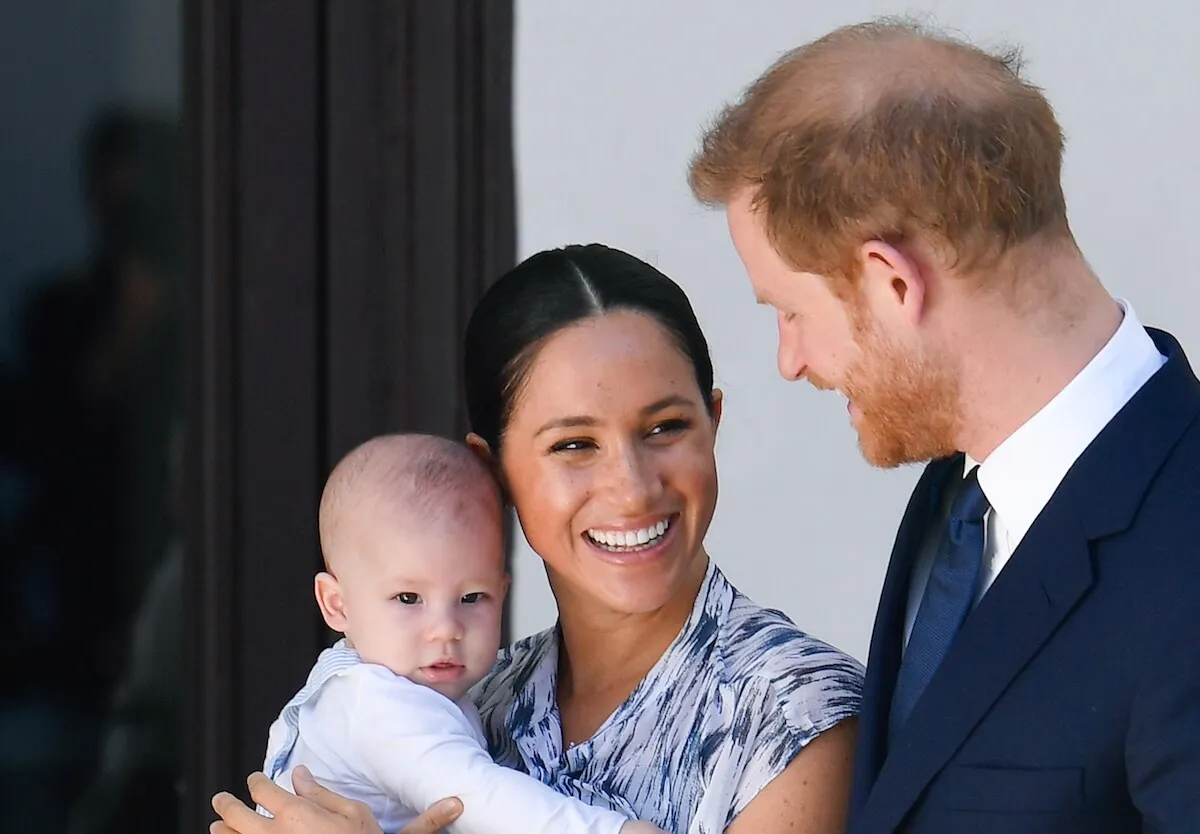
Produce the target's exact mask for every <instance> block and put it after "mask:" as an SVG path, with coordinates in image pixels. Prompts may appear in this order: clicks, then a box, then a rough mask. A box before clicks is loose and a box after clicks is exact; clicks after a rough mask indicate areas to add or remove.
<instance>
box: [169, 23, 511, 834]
mask: <svg viewBox="0 0 1200 834" xmlns="http://www.w3.org/2000/svg"><path fill="white" fill-rule="evenodd" d="M185 8H186V27H185V31H186V32H187V56H186V67H187V70H188V71H187V74H186V84H185V96H184V100H185V102H186V103H187V109H186V113H187V119H186V126H187V129H186V136H187V138H188V140H189V145H188V147H189V153H190V155H191V158H192V159H193V160H194V161H195V164H194V170H193V175H192V176H191V178H190V183H191V185H192V189H191V192H190V201H189V204H188V205H189V206H190V209H191V212H192V214H193V216H194V217H195V218H196V222H195V223H194V224H193V227H192V228H193V235H192V237H193V244H194V245H193V247H192V251H191V259H190V261H189V263H190V265H191V274H192V276H193V277H194V281H193V282H192V291H191V294H190V296H189V303H188V305H187V307H188V310H189V312H190V317H189V319H188V321H189V329H188V331H187V332H188V335H189V339H190V344H192V345H193V348H194V349H193V350H192V352H191V355H190V364H189V369H190V379H191V385H190V388H189V390H190V391H191V397H190V400H189V413H190V414H191V415H193V419H192V420H191V421H190V422H189V423H188V426H189V433H188V435H187V436H188V443H187V451H188V455H187V464H188V465H187V467H186V468H185V471H186V473H187V476H188V477H187V482H186V486H187V501H186V506H187V508H188V511H189V514H188V529H187V532H188V537H187V541H188V543H189V546H190V548H189V552H190V553H191V554H192V558H191V559H190V560H189V561H188V565H187V568H188V570H187V582H186V589H187V593H188V602H189V608H188V611H189V612H190V616H189V618H188V622H189V624H190V628H189V631H188V634H189V644H188V651H187V655H186V656H187V658H188V659H189V662H190V667H189V670H190V672H191V673H192V675H193V682H194V685H193V686H192V687H191V688H190V689H189V694H190V695H191V698H190V702H189V707H188V716H189V717H188V720H187V722H186V724H185V726H187V727H188V728H190V731H189V733H190V736H191V740H192V742H193V744H192V745H191V755H190V756H189V759H188V767H187V774H188V779H187V784H186V788H187V790H186V793H185V796H186V800H187V801H186V803H185V805H186V807H185V811H184V814H185V816H184V822H185V824H186V826H187V829H188V830H197V828H196V827H197V826H199V825H202V824H204V823H205V822H206V821H207V820H209V819H210V818H211V812H210V811H209V810H208V798H209V796H211V794H212V793H213V792H215V791H217V790H221V789H233V790H240V791H242V792H244V785H243V781H242V780H243V778H244V776H245V774H246V773H248V772H250V771H251V770H254V769H256V768H258V767H259V766H260V765H261V762H262V755H263V751H264V747H265V742H266V732H267V728H268V726H269V724H270V722H271V720H272V719H273V718H274V717H275V716H276V715H277V713H278V711H279V709H280V708H281V706H282V705H283V703H284V702H285V701H286V700H287V699H288V698H289V697H290V696H291V695H292V694H293V693H294V692H295V690H296V689H297V688H298V687H299V685H300V684H301V683H302V682H303V679H304V676H305V675H306V674H307V671H308V669H309V667H310V666H311V664H312V662H313V660H314V658H315V655H316V653H317V651H318V650H319V649H320V648H321V647H322V646H323V644H324V641H325V639H326V637H325V634H324V632H323V628H322V625H321V623H320V620H319V618H318V616H317V611H316V607H315V605H314V603H313V600H312V591H311V587H312V576H313V573H314V571H315V570H317V568H318V566H319V563H320V557H319V554H318V549H317V540H316V508H317V499H318V496H319V492H320V487H321V484H322V482H323V479H324V476H325V474H326V473H327V472H328V470H329V468H330V467H331V466H332V464H333V463H334V462H335V461H336V459H337V458H338V457H340V456H341V455H342V454H344V453H345V452H346V451H348V450H349V449H350V448H351V447H352V446H353V445H355V444H357V443H358V442H361V441H362V440H365V439H367V438H368V437H369V436H371V435H373V434H377V433H381V432H385V431H398V430H420V431H430V432H435V433H438V434H444V435H447V436H461V434H462V433H463V431H464V430H465V415H464V409H463V405H462V394H461V391H462V386H461V380H460V371H459V365H460V362H459V342H460V340H461V332H462V328H463V325H464V324H465V322H466V316H467V315H468V314H469V312H470V310H471V308H472V307H473V305H474V303H475V301H476V300H477V298H478V296H479V294H480V293H481V292H482V290H483V289H484V287H486V285H487V283H488V282H489V281H490V280H492V279H494V278H495V277H496V276H497V275H499V274H500V273H501V272H503V271H504V270H505V269H507V268H508V267H509V266H511V265H512V263H513V260H514V258H515V196H514V193H513V161H512V114H511V109H512V101H511V98H512V96H511V79H512V46H513V45H512V34H513V32H512V29H513V25H512V24H513V10H512V3H511V2H510V0H500V1H499V2H496V1H495V0H456V2H453V3H447V2H443V1H442V0H409V2H391V0H338V2H317V0H188V2H186V4H185Z"/></svg>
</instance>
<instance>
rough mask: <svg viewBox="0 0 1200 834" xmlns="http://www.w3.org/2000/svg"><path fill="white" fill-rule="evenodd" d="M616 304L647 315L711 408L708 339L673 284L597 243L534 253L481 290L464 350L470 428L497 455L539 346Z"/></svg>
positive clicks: (643, 263)
mask: <svg viewBox="0 0 1200 834" xmlns="http://www.w3.org/2000/svg"><path fill="white" fill-rule="evenodd" d="M614 310H629V311H632V312H637V313H643V314H645V315H648V316H651V317H653V318H654V319H655V320H656V321H657V322H658V323H659V324H661V325H662V326H663V328H664V329H665V330H666V331H667V332H668V333H669V334H670V335H671V337H672V338H673V339H674V340H675V342H676V343H677V344H678V345H679V349H680V350H681V351H682V352H683V354H684V356H686V357H687V358H688V359H689V360H690V361H691V363H692V368H693V369H694V370H695V373H696V384H697V385H698V386H699V387H700V395H701V397H703V399H704V405H705V407H706V408H707V409H708V410H709V413H710V414H711V413H712V405H713V404H712V387H713V369H712V359H711V357H710V356H709V353H708V342H707V341H705V339H704V333H703V332H702V331H701V330H700V324H699V323H698V322H697V321H696V314H695V313H694V312H693V311H692V305H691V303H690V302H689V301H688V299H687V296H686V295H685V294H684V292H683V290H682V289H680V287H679V285H678V284H676V283H675V282H674V281H672V280H671V279H670V278H668V277H667V276H666V275H663V274H662V273H661V272H659V271H658V270H657V269H655V268H654V267H652V266H650V264H648V263H646V262H645V261H642V260H639V259H638V258H635V257H634V256H633V255H630V254H628V253H626V252H621V251H619V250H617V249H610V248H609V247H607V246H601V245H600V244H596V243H593V244H590V245H587V246H567V247H565V248H562V249H550V250H547V251H544V252H539V253H538V254H536V255H533V256H532V257H530V258H527V259H526V260H525V261H522V262H521V263H520V264H518V265H517V266H516V267H514V268H513V269H511V270H509V271H508V272H506V273H505V274H504V275H502V276H501V277H500V279H499V280H497V281H496V282H495V283H494V284H492V286H491V287H489V288H488V290H487V292H486V293H484V296H483V298H482V299H481V300H480V302H479V304H478V306H476V308H475V312H474V313H472V314H471V321H470V323H469V324H468V325H467V336H466V344H465V350H464V364H465V379H466V387H467V414H468V417H469V418H470V422H471V430H472V431H473V432H475V433H476V434H478V435H479V436H480V437H482V438H483V439H484V440H486V441H487V443H488V445H489V446H490V447H491V449H492V453H493V454H496V453H498V452H499V449H500V440H501V438H502V437H503V435H504V430H505V428H506V427H507V426H508V421H509V418H510V417H511V416H512V411H513V405H514V403H515V401H516V398H517V396H518V395H519V394H520V391H521V386H522V385H523V383H524V381H525V376H526V374H527V373H528V371H529V366H530V363H531V362H532V361H533V358H534V357H535V356H536V354H537V350H538V348H539V347H540V346H541V344H542V343H543V342H544V341H545V340H546V338H547V337H549V336H552V335H553V334H555V333H557V332H558V331H559V330H562V329H563V328H564V327H567V326H569V325H571V324H574V323H576V322H579V321H582V320H584V319H588V318H591V317H593V316H598V315H601V314H603V313H608V312H611V311H614Z"/></svg>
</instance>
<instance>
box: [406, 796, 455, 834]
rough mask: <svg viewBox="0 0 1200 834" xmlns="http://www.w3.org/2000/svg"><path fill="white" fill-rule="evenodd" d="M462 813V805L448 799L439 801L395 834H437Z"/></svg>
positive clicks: (452, 799)
mask: <svg viewBox="0 0 1200 834" xmlns="http://www.w3.org/2000/svg"><path fill="white" fill-rule="evenodd" d="M462 812H463V806H462V803H461V802H460V801H459V800H457V799H455V798H453V797H450V798H449V799H439V800H438V801H437V802H435V803H433V804H432V805H430V806H429V807H428V808H426V809H425V813H423V814H421V816H419V817H417V818H416V819H415V820H413V821H412V822H410V823H409V824H408V825H406V826H404V827H403V828H401V829H400V830H399V831H398V832H397V834H437V832H438V831H441V830H442V829H443V828H445V827H446V826H448V825H449V824H450V823H452V822H454V821H455V820H456V819H458V818H459V817H460V816H461V815H462Z"/></svg>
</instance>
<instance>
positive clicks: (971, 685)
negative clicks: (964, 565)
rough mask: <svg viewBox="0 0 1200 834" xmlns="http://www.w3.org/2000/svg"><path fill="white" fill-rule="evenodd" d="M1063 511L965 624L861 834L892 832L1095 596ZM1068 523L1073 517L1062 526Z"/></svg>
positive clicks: (871, 803) (884, 774)
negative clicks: (1066, 622)
mask: <svg viewBox="0 0 1200 834" xmlns="http://www.w3.org/2000/svg"><path fill="white" fill-rule="evenodd" d="M1061 503H1063V504H1065V503H1067V502H1061ZM1057 509H1058V511H1057V512H1052V513H1050V514H1043V516H1042V517H1041V518H1039V520H1038V522H1036V523H1035V524H1034V526H1033V528H1031V529H1030V531H1029V533H1028V534H1027V535H1026V538H1025V540H1024V541H1023V542H1022V543H1021V546H1020V547H1019V548H1018V552H1017V553H1014V554H1013V557H1012V560H1011V561H1010V562H1009V564H1008V566H1006V567H1005V569H1004V571H1003V572H1002V573H1001V575H1000V576H999V577H998V578H997V579H996V582H995V584H994V585H993V586H992V588H991V589H990V590H989V591H988V593H987V594H986V595H985V596H984V598H983V600H982V601H981V602H980V604H979V606H978V607H977V608H976V609H975V611H974V612H972V614H971V616H970V617H969V618H968V619H967V622H966V624H965V625H964V626H963V630H962V631H961V632H960V633H959V636H958V638H957V639H956V640H955V643H954V645H953V646H952V647H951V649H950V652H949V653H948V654H947V655H946V659H945V660H944V661H943V662H942V665H941V668H939V669H938V671H937V673H936V674H935V675H934V677H933V680H932V681H930V683H929V687H928V689H926V690H925V693H924V695H922V697H921V699H920V700H919V701H918V702H917V705H916V707H915V708H914V709H913V712H912V714H911V715H910V716H909V719H908V721H907V722H906V724H905V726H904V728H903V730H902V731H901V733H900V735H899V736H898V737H897V738H896V740H895V744H894V745H893V746H892V748H891V749H890V750H889V751H888V754H887V759H886V760H885V762H884V764H883V767H882V768H881V770H880V772H879V778H878V780H877V781H876V783H875V788H874V790H873V791H872V792H871V795H870V797H869V799H868V802H867V809H866V814H865V815H864V818H863V820H862V823H863V827H862V830H864V831H891V830H892V829H893V828H894V827H895V826H896V825H897V824H898V823H899V822H900V820H901V819H902V818H903V816H904V814H905V813H906V812H907V811H908V809H909V808H910V807H912V805H913V803H914V802H915V801H916V800H917V798H918V796H919V795H920V793H921V791H922V790H924V788H925V786H926V785H928V784H929V782H930V781H931V780H932V779H933V777H934V776H935V775H936V774H937V773H938V771H940V770H941V768H942V767H943V766H944V765H945V764H946V762H947V761H948V760H949V759H950V757H951V756H953V755H954V753H955V751H956V750H958V748H959V746H961V744H962V742H963V741H964V740H965V739H966V738H967V736H968V735H969V734H970V732H971V730H972V729H974V727H975V725H976V724H977V723H979V721H980V719H982V718H983V716H984V715H985V714H986V713H987V711H988V709H990V708H991V706H992V704H993V703H995V701H996V699H997V698H999V697H1000V695H1001V694H1002V693H1003V691H1004V690H1005V688H1007V686H1008V685H1009V684H1010V683H1011V682H1012V680H1013V679H1014V678H1015V677H1016V676H1017V674H1018V673H1019V672H1020V671H1021V669H1022V667H1024V666H1025V664H1026V663H1028V662H1029V660H1030V658H1032V657H1033V655H1034V654H1035V653H1036V652H1037V650H1038V649H1039V648H1040V647H1041V646H1042V644H1043V643H1045V641H1046V639H1047V638H1048V637H1049V636H1050V635H1051V634H1052V633H1053V632H1054V630H1055V629H1056V628H1057V627H1058V625H1059V623H1061V622H1062V620H1063V619H1064V618H1065V617H1066V616H1067V614H1068V613H1069V612H1070V611H1071V609H1072V608H1073V607H1074V606H1075V604H1076V603H1077V602H1078V601H1079V599H1080V598H1081V597H1082V596H1083V595H1084V594H1085V593H1086V592H1087V590H1088V588H1090V587H1091V584H1092V565H1091V559H1090V557H1089V549H1088V544H1087V541H1086V540H1085V539H1084V538H1083V536H1082V535H1080V533H1079V528H1078V527H1077V525H1075V524H1074V523H1072V521H1071V519H1070V512H1069V508H1065V507H1063V508H1057ZM1063 515H1066V516H1067V517H1066V518H1060V517H1059V516H1063ZM1051 555H1052V556H1053V558H1045V557H1047V556H1051ZM1019 556H1028V557H1030V558H1018V557H1019Z"/></svg>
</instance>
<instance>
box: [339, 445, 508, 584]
mask: <svg viewBox="0 0 1200 834" xmlns="http://www.w3.org/2000/svg"><path fill="white" fill-rule="evenodd" d="M381 519H387V520H388V521H390V522H392V523H397V524H402V525H414V526H415V525H420V526H421V529H428V528H429V527H430V526H431V525H432V526H435V527H436V526H437V525H451V524H458V523H465V522H475V523H482V524H496V525H499V524H500V523H501V501H500V493H499V489H498V487H497V486H496V482H495V481H494V479H493V478H492V476H491V474H490V473H489V472H488V471H487V468H486V467H485V466H484V464H483V463H482V462H481V461H480V460H479V458H477V457H476V456H475V455H474V454H473V453H472V452H471V451H470V450H469V449H468V448H467V447H466V446H465V445H463V444H461V443H455V442H454V441H451V440H447V439H445V438H442V437H436V436H433V435H427V434H391V435H384V436H381V437H376V438H373V439H371V440H368V441H367V442H365V443H363V444H362V445H360V446H358V447H357V448H355V449H354V450H353V451H351V452H350V453H349V454H348V455H346V456H345V457H344V458H343V459H342V460H341V461H340V462H339V463H338V465H337V466H336V467H334V470H333V472H332V473H331V474H330V475H329V480H328V481H326V483H325V490H324V492H323V493H322V494H321V508H320V518H319V526H320V535H321V551H322V553H323V554H324V557H325V566H326V569H327V570H329V571H330V573H335V574H336V568H337V562H338V561H339V560H340V558H342V557H343V556H344V554H346V553H347V552H348V551H352V550H353V549H354V548H353V547H352V546H347V543H348V542H349V541H350V540H351V537H352V534H353V533H354V532H355V531H357V530H360V529H361V528H363V527H365V526H367V525H369V524H370V523H372V522H376V523H377V522H378V521H379V520H381Z"/></svg>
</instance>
